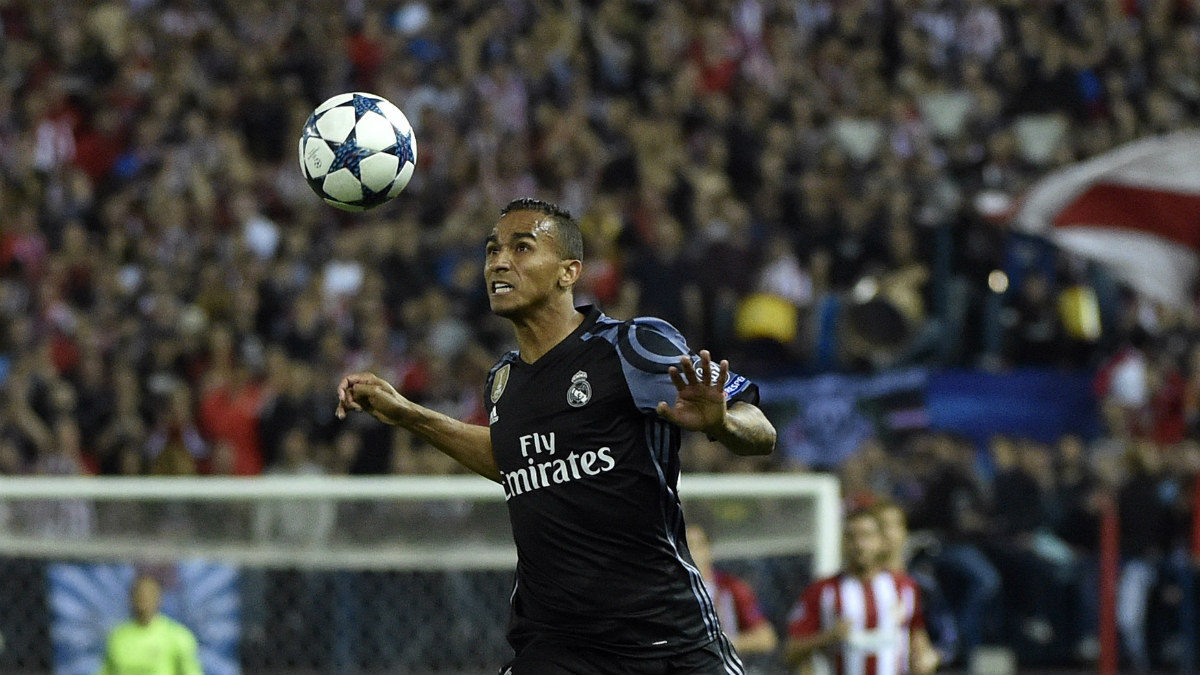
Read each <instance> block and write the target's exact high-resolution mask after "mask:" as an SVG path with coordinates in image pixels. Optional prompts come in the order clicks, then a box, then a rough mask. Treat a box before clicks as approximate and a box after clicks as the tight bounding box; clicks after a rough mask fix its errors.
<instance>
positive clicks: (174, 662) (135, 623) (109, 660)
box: [99, 576, 204, 675]
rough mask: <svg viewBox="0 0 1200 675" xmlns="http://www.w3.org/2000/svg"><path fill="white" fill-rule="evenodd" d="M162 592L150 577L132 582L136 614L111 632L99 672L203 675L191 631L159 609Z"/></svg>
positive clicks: (144, 674)
mask: <svg viewBox="0 0 1200 675" xmlns="http://www.w3.org/2000/svg"><path fill="white" fill-rule="evenodd" d="M161 593H162V592H161V589H160V588H159V586H158V582H157V581H155V580H154V579H152V578H150V577H145V576H143V577H138V579H137V580H136V581H134V582H133V593H132V596H131V601H132V602H131V604H132V605H133V618H132V619H130V620H129V621H126V622H125V623H122V624H121V625H119V626H117V627H116V628H114V629H113V631H112V632H111V633H109V635H108V645H107V647H106V648H105V654H104V665H103V666H101V668H100V673H99V675H204V671H203V670H201V668H200V660H199V658H198V657H197V655H196V653H197V649H196V637H195V636H194V635H192V631H190V630H188V628H187V626H184V625H183V624H181V623H179V622H177V621H174V620H173V619H170V618H168V617H166V616H163V615H162V614H159V613H158V608H159V601H160V598H161Z"/></svg>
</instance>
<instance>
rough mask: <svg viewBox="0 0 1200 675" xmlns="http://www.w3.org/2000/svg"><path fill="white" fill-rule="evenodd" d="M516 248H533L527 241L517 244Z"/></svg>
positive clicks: (523, 249)
mask: <svg viewBox="0 0 1200 675" xmlns="http://www.w3.org/2000/svg"><path fill="white" fill-rule="evenodd" d="M517 250H518V251H532V250H533V247H532V246H530V245H529V244H528V243H526V242H521V243H519V244H517Z"/></svg>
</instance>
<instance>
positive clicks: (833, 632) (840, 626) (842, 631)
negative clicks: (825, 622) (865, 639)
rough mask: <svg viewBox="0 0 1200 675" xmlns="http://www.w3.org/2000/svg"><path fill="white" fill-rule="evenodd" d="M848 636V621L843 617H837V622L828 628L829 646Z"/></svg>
mask: <svg viewBox="0 0 1200 675" xmlns="http://www.w3.org/2000/svg"><path fill="white" fill-rule="evenodd" d="M848 637H850V622H849V621H847V620H845V619H838V620H837V623H835V624H833V627H832V628H830V629H829V639H830V642H831V645H830V646H834V647H836V646H838V645H840V644H842V643H843V642H845V641H846V638H848Z"/></svg>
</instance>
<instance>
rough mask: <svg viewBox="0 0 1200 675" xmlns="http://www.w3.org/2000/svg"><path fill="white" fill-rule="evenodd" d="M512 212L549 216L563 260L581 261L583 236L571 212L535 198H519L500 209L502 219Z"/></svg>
mask: <svg viewBox="0 0 1200 675" xmlns="http://www.w3.org/2000/svg"><path fill="white" fill-rule="evenodd" d="M513 211H536V212H538V213H541V214H544V215H547V216H550V220H552V221H553V222H554V227H555V228H556V229H557V230H558V252H559V255H561V256H562V258H563V260H583V234H582V233H581V232H580V231H579V223H577V222H575V219H574V218H572V217H571V212H570V211H568V210H566V209H564V208H563V207H561V206H559V205H558V204H555V203H553V202H548V201H546V200H544V199H537V198H536V197H521V198H520V199H514V200H512V201H511V202H509V203H508V204H506V205H505V207H504V208H502V209H500V216H501V217H504V216H506V215H508V214H509V213H512V212H513Z"/></svg>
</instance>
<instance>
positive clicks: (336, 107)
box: [300, 92, 417, 211]
mask: <svg viewBox="0 0 1200 675" xmlns="http://www.w3.org/2000/svg"><path fill="white" fill-rule="evenodd" d="M416 164H417V139H416V137H415V136H414V134H413V129H412V125H410V124H409V123H408V118H407V117H405V116H404V113H403V112H401V111H400V109H399V108H397V107H396V106H395V105H394V104H392V103H391V102H390V101H388V100H387V99H385V98H383V97H382V96H376V95H375V94H365V93H362V92H353V93H347V94H338V95H337V96H334V97H333V98H330V99H329V100H327V101H325V102H324V103H322V104H321V105H319V106H317V109H316V110H314V111H313V114H312V115H310V116H309V118H308V121H307V122H305V123H304V131H303V133H301V134H300V170H301V171H303V172H304V179H305V180H306V181H308V185H309V187H311V188H312V189H313V192H316V193H317V196H318V197H320V198H321V199H324V200H325V202H326V203H327V204H330V205H332V206H336V207H337V208H339V209H345V210H347V211H365V210H367V209H370V208H374V207H376V206H379V205H380V204H382V203H384V202H386V201H388V200H389V199H391V198H393V197H395V196H396V195H398V194H400V191H401V190H403V189H404V187H405V186H406V185H408V181H409V179H410V178H412V174H413V169H414V168H416Z"/></svg>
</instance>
